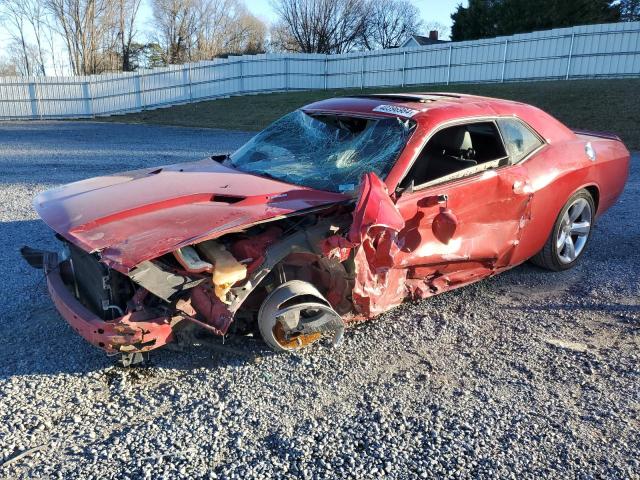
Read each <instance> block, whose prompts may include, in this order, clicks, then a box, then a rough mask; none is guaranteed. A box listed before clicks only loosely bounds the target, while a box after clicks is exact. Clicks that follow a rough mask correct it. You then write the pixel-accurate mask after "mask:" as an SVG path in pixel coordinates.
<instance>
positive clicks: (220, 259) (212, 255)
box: [198, 240, 247, 304]
mask: <svg viewBox="0 0 640 480" xmlns="http://www.w3.org/2000/svg"><path fill="white" fill-rule="evenodd" d="M198 248H199V249H200V251H201V252H202V253H203V255H204V256H205V257H206V258H207V259H208V260H209V261H211V262H212V263H213V274H212V276H211V280H212V282H213V285H214V287H215V289H214V292H215V294H216V296H217V297H218V298H219V299H220V300H222V301H223V302H224V303H227V304H229V303H231V302H230V301H228V300H227V298H226V297H227V293H229V290H231V287H232V286H233V284H234V283H236V282H239V281H240V280H242V279H244V278H245V277H246V276H247V266H246V265H243V264H242V263H240V262H239V261H238V260H236V258H235V257H234V256H233V255H231V253H229V251H228V250H227V249H226V248H224V246H222V245H220V244H219V243H218V242H216V241H213V240H210V241H208V242H203V243H201V244H199V245H198Z"/></svg>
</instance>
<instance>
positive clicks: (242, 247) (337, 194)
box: [22, 93, 630, 364]
mask: <svg viewBox="0 0 640 480" xmlns="http://www.w3.org/2000/svg"><path fill="white" fill-rule="evenodd" d="M629 158H630V155H629V152H628V151H627V149H626V148H625V147H624V145H623V144H622V142H621V141H620V139H619V138H618V137H616V136H615V135H609V134H603V133H593V132H581V131H572V130H570V129H569V128H567V127H566V126H564V125H563V124H562V123H560V122H559V121H558V120H556V119H554V118H553V117H551V116H550V115H548V114H546V113H545V112H543V111H541V110H539V109H537V108H535V107H532V106H529V105H525V104H522V103H517V102H511V101H505V100H496V99H491V98H483V97H476V96H470V95H457V94H450V93H415V94H383V95H361V96H352V97H346V98H334V99H330V100H323V101H320V102H316V103H312V104H310V105H307V106H305V107H303V108H301V109H299V110H296V111H294V112H292V113H290V114H288V115H286V116H284V117H283V118H281V119H280V120H277V121H276V122H275V123H273V124H272V125H270V126H269V127H267V128H266V129H265V130H263V131H262V132H260V133H258V134H257V135H256V136H255V137H254V138H253V139H252V140H250V141H249V142H248V143H246V144H245V145H244V146H242V147H241V148H240V149H238V150H237V151H236V152H234V153H232V154H230V155H219V156H214V157H211V158H206V159H204V160H201V161H198V162H194V163H182V164H177V165H169V166H164V167H158V168H150V169H144V170H137V171H132V172H126V173H121V174H114V175H110V176H104V177H98V178H93V179H89V180H85V181H81V182H76V183H72V184H69V185H65V186H62V187H60V188H55V189H53V190H49V191H46V192H43V193H41V194H40V195H38V196H37V197H36V199H35V200H34V206H35V209H36V210H37V212H38V214H39V215H40V217H42V219H43V220H44V221H45V222H46V223H47V224H48V225H49V226H50V227H51V228H52V229H53V230H55V232H57V236H58V238H59V239H60V241H61V243H62V248H61V251H60V252H59V253H53V252H43V251H39V250H36V249H32V248H29V247H23V249H22V253H23V256H24V257H25V258H26V259H27V261H29V263H30V264H31V265H33V266H35V267H40V268H44V270H45V273H46V277H47V283H48V289H49V293H50V294H51V297H52V299H53V301H54V303H55V305H56V307H57V309H58V311H59V312H60V314H61V315H62V316H63V317H64V318H65V319H66V320H67V322H69V324H70V325H71V326H72V327H73V328H74V329H75V330H76V331H77V332H78V333H79V334H80V335H82V336H83V337H84V338H85V339H86V340H88V341H89V342H91V343H92V344H93V345H95V346H97V347H100V348H102V349H104V350H105V351H106V352H108V353H112V354H115V353H119V354H121V355H122V361H123V363H124V364H130V363H132V362H137V361H139V360H140V359H141V357H142V354H143V353H144V352H148V351H149V350H152V349H155V348H158V347H161V346H163V345H165V344H167V343H168V342H171V341H172V340H174V338H175V334H176V333H177V332H178V331H179V330H180V329H182V328H184V327H185V326H187V325H193V324H195V325H198V326H199V327H201V328H204V329H206V330H208V331H210V332H213V333H214V334H216V335H226V334H227V333H231V332H236V333H241V332H247V331H252V330H255V331H256V332H257V331H259V332H260V334H261V335H262V338H263V339H264V341H265V342H266V343H267V345H269V346H270V347H271V348H273V349H275V350H277V351H286V350H296V349H299V348H302V347H305V346H307V345H309V344H311V343H313V342H315V341H317V340H318V339H320V338H321V337H323V336H327V337H329V338H331V339H332V340H333V343H334V344H337V343H339V342H340V340H341V338H342V334H343V331H344V326H345V323H347V322H349V321H355V320H361V319H367V318H372V317H374V316H376V315H378V314H380V313H382V312H385V311H387V310H389V309H391V308H393V307H395V306H397V305H398V304H400V303H402V302H403V301H405V300H408V299H418V298H425V297H429V296H431V295H436V294H438V293H442V292H445V291H447V290H451V289H453V288H457V287H461V286H463V285H467V284H469V283H472V282H475V281H477V280H480V279H482V278H485V277H488V276H491V275H495V274H497V273H499V272H502V271H503V270H506V269H509V268H512V267H514V266H516V265H518V264H520V263H522V262H525V261H527V260H531V261H533V262H534V263H535V264H537V265H539V266H541V267H544V268H547V269H549V270H555V271H558V270H565V269H568V268H571V267H572V266H574V265H575V264H576V262H577V261H578V259H579V258H580V256H581V255H582V254H583V252H584V251H585V248H586V246H587V243H588V242H589V237H590V235H591V231H592V227H593V223H594V221H595V220H596V219H597V217H598V216H599V215H601V214H602V213H603V212H605V211H606V210H607V209H608V208H609V207H610V206H611V205H613V204H614V202H615V201H616V199H617V198H618V196H619V195H620V194H621V192H622V190H623V188H624V185H625V181H626V179H627V176H628V172H629Z"/></svg>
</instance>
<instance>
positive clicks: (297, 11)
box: [272, 0, 367, 53]
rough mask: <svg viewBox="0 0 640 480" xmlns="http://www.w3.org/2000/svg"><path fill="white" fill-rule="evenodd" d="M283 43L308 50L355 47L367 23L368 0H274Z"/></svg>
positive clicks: (304, 50) (323, 50)
mask: <svg viewBox="0 0 640 480" xmlns="http://www.w3.org/2000/svg"><path fill="white" fill-rule="evenodd" d="M272 6H273V8H274V10H275V12H276V14H277V15H278V17H279V22H278V29H277V30H276V32H277V33H278V34H279V35H280V40H284V41H282V45H283V46H285V48H286V46H290V45H294V46H295V50H296V51H299V52H305V53H343V52H348V51H351V50H353V49H354V48H356V47H357V45H358V42H359V41H360V40H361V38H362V36H363V33H364V31H365V27H366V15H367V11H366V6H367V2H366V1H365V0H272Z"/></svg>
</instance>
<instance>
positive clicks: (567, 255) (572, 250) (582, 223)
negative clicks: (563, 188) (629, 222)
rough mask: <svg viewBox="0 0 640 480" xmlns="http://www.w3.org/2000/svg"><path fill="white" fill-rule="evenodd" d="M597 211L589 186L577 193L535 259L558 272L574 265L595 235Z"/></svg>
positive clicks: (566, 206) (570, 200)
mask: <svg viewBox="0 0 640 480" xmlns="http://www.w3.org/2000/svg"><path fill="white" fill-rule="evenodd" d="M595 211H596V209H595V204H594V201H593V197H591V194H590V193H589V192H588V191H587V190H584V189H583V190H579V191H578V192H576V193H574V194H573V195H572V196H571V197H570V198H569V200H568V201H567V203H566V204H565V205H564V207H562V210H561V211H560V214H559V215H558V218H557V219H556V221H555V223H554V225H553V230H552V231H551V234H550V235H549V238H548V239H547V242H546V243H545V245H544V247H543V248H542V250H540V251H539V252H538V253H537V254H536V255H534V256H533V257H532V258H531V262H532V263H534V264H535V265H538V266H539V267H542V268H545V269H547V270H551V271H554V272H560V271H562V270H568V269H569V268H573V267H574V266H575V265H576V263H577V262H578V260H579V259H580V257H581V256H582V254H583V253H584V251H585V250H586V247H587V245H588V243H589V240H590V239H591V232H592V231H593V219H594V216H595Z"/></svg>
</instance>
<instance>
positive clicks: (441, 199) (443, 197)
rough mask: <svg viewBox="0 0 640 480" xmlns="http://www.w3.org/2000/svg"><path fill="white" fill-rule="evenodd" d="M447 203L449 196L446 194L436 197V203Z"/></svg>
mask: <svg viewBox="0 0 640 480" xmlns="http://www.w3.org/2000/svg"><path fill="white" fill-rule="evenodd" d="M447 201H449V195H447V194H442V195H438V197H437V202H438V203H447Z"/></svg>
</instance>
